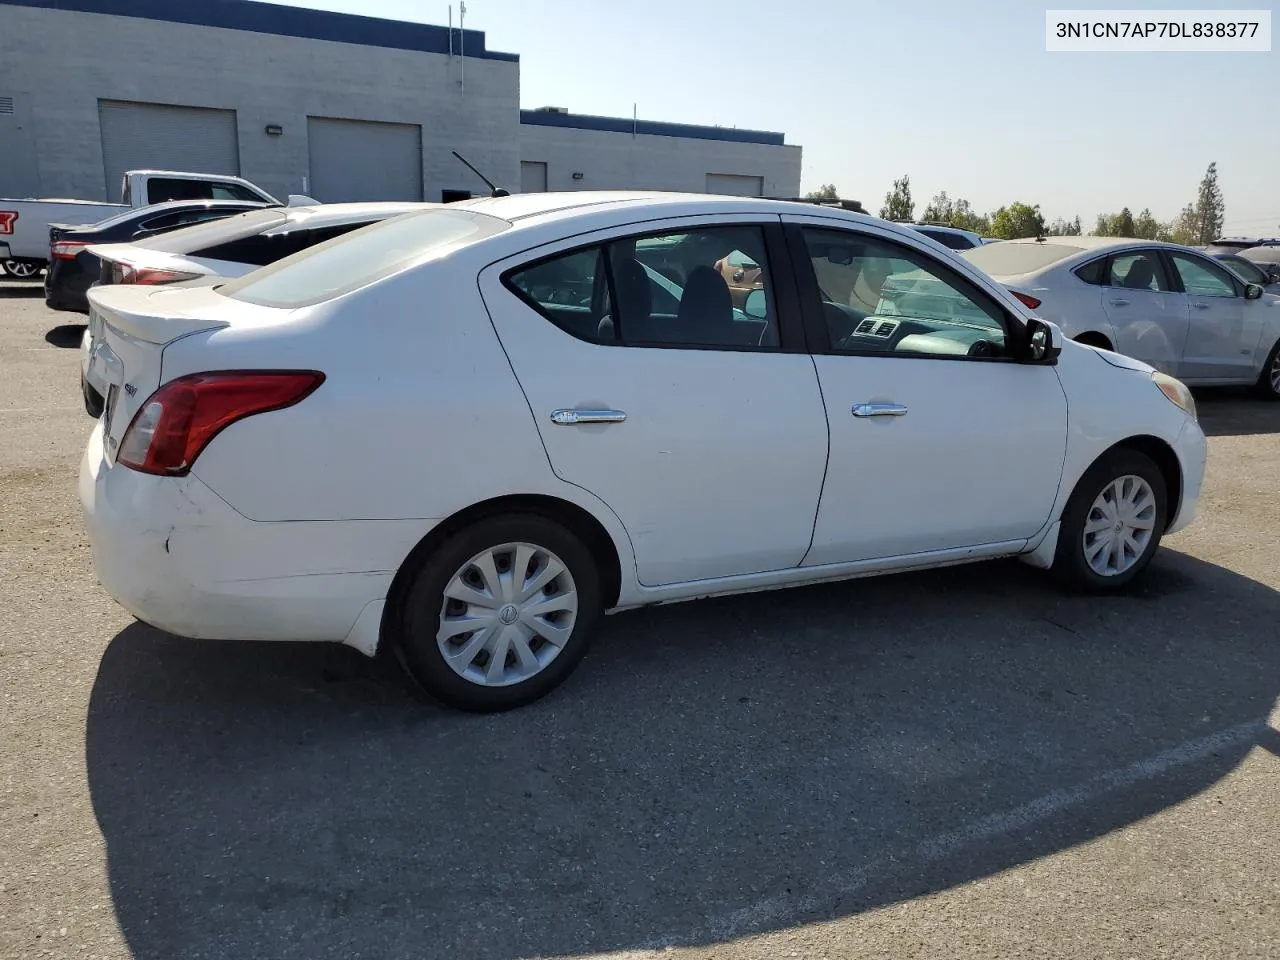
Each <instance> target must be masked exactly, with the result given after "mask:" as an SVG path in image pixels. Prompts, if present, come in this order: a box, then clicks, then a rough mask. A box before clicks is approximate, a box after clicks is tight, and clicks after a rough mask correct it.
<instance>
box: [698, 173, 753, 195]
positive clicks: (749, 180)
mask: <svg viewBox="0 0 1280 960" xmlns="http://www.w3.org/2000/svg"><path fill="white" fill-rule="evenodd" d="M707 193H721V194H728V195H729V196H731V197H760V196H763V195H764V177H743V176H739V175H738V174H736V173H708V174H707Z"/></svg>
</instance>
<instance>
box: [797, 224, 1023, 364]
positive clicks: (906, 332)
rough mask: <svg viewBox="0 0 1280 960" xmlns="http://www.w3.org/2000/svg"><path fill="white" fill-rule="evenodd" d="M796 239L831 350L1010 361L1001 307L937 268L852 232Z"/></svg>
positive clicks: (809, 233)
mask: <svg viewBox="0 0 1280 960" xmlns="http://www.w3.org/2000/svg"><path fill="white" fill-rule="evenodd" d="M803 232H804V237H805V244H806V247H807V249H808V254H809V260H810V262H811V263H812V264H813V272H814V275H815V277H816V279H817V281H818V288H819V294H820V296H821V299H822V311H823V314H824V317H825V319H826V325H827V332H828V336H829V338H830V344H831V347H832V349H834V350H838V351H841V352H849V353H899V354H913V355H920V354H924V355H945V356H968V357H979V358H993V357H1004V356H1008V355H1010V345H1009V343H1008V337H1007V334H1006V332H1005V325H1004V311H1003V310H1002V309H1001V307H1000V305H999V304H997V303H995V302H994V301H992V300H990V299H988V298H987V297H985V296H983V295H982V294H981V292H980V291H978V290H976V289H974V288H973V287H971V285H970V284H969V283H967V282H966V281H965V280H964V279H963V278H962V277H961V276H960V275H959V274H957V273H955V272H954V271H952V270H951V269H950V268H949V267H947V266H946V265H945V264H943V263H942V262H941V261H937V260H934V259H933V258H932V257H929V256H928V255H926V254H924V253H922V252H919V251H916V250H912V249H909V248H908V247H905V246H900V245H898V244H896V243H891V242H889V241H885V240H881V239H879V238H877V237H872V236H868V235H865V234H859V233H854V232H852V231H843V230H823V229H820V228H808V227H806V228H805V229H804V231H803Z"/></svg>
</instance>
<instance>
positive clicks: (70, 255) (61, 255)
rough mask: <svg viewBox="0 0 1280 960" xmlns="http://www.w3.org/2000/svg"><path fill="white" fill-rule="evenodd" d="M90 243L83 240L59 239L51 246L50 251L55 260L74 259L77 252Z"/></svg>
mask: <svg viewBox="0 0 1280 960" xmlns="http://www.w3.org/2000/svg"><path fill="white" fill-rule="evenodd" d="M88 245H89V244H87V243H85V242H84V241H82V240H59V241H58V242H57V243H55V244H54V245H53V246H51V247H50V248H49V253H50V254H52V256H53V259H55V260H74V259H75V258H76V254H78V253H79V252H80V251H81V250H83V249H84V248H85V247H87V246H88Z"/></svg>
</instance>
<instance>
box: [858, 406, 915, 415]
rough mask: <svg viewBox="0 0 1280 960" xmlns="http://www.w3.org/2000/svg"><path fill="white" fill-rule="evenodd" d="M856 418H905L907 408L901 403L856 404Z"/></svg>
mask: <svg viewBox="0 0 1280 960" xmlns="http://www.w3.org/2000/svg"><path fill="white" fill-rule="evenodd" d="M853 415H854V416H855V417H905V416H906V415H907V408H906V406H905V405H903V404H901V403H855V404H854V405H853Z"/></svg>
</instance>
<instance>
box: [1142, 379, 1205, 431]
mask: <svg viewBox="0 0 1280 960" xmlns="http://www.w3.org/2000/svg"><path fill="white" fill-rule="evenodd" d="M1151 379H1152V380H1153V381H1154V382H1155V385H1156V386H1157V387H1159V388H1160V392H1161V393H1163V394H1164V395H1165V396H1166V397H1168V398H1169V400H1170V401H1171V402H1172V403H1175V404H1177V405H1178V406H1179V407H1181V408H1182V409H1183V410H1184V411H1185V412H1186V414H1187V416H1189V417H1190V418H1191V419H1192V420H1197V419H1199V418H1198V417H1197V416H1196V398H1195V397H1193V396H1192V395H1191V390H1190V389H1188V387H1187V385H1186V384H1185V383H1183V382H1182V381H1181V380H1176V379H1174V378H1173V377H1171V376H1169V375H1168V374H1165V373H1159V372H1156V373H1153V374H1152V375H1151Z"/></svg>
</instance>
